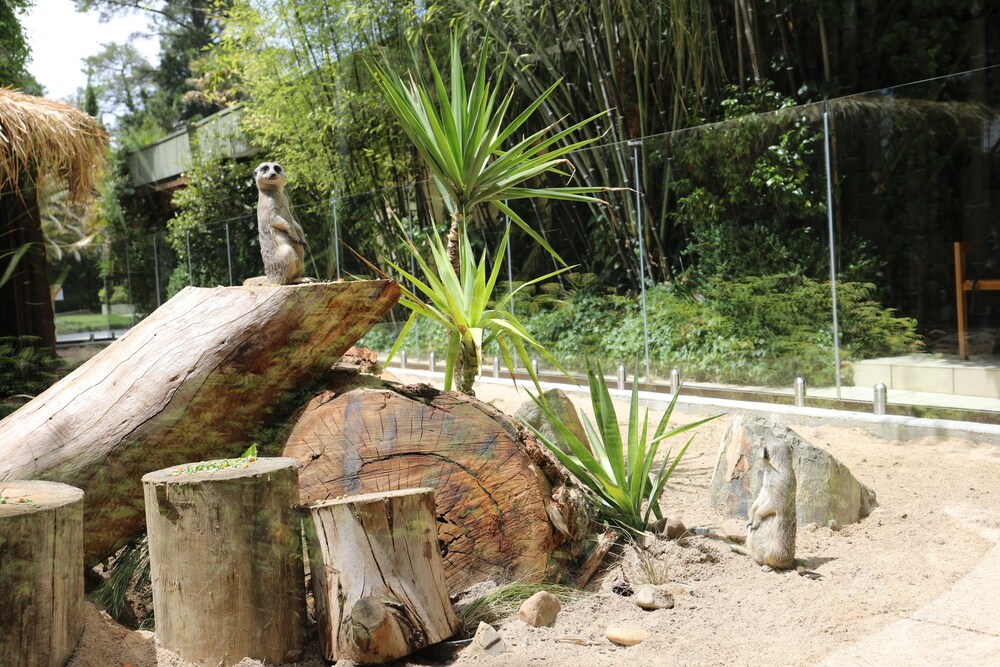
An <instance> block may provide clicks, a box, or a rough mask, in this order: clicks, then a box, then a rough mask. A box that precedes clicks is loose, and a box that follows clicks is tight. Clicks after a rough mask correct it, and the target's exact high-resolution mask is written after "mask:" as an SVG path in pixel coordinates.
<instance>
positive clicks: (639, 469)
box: [524, 363, 718, 532]
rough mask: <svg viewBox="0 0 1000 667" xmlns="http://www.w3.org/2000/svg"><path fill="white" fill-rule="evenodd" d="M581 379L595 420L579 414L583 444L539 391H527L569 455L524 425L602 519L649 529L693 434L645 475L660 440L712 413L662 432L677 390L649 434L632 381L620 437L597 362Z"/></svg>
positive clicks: (635, 387)
mask: <svg viewBox="0 0 1000 667" xmlns="http://www.w3.org/2000/svg"><path fill="white" fill-rule="evenodd" d="M587 377H588V380H589V383H590V403H591V405H592V406H593V409H594V422H595V423H591V421H590V419H589V418H588V417H587V415H586V414H584V413H582V412H581V413H580V416H581V417H582V421H583V427H584V429H585V430H586V433H587V444H586V445H585V444H584V443H582V442H580V440H579V438H577V437H576V436H575V435H574V434H573V432H572V431H571V430H570V429H569V428H568V427H567V426H566V424H564V423H563V422H562V420H561V419H559V417H558V416H557V415H556V414H555V413H554V412H553V411H552V410H551V409H550V408H549V406H548V405H547V404H546V403H545V401H544V400H543V399H542V398H541V394H539V396H534V395H532V396H531V398H532V400H533V401H534V402H535V404H536V405H538V408H539V409H540V410H541V411H542V413H543V414H544V415H545V416H546V418H547V419H548V420H549V423H550V424H551V425H552V426H553V428H555V430H556V432H557V433H558V434H559V435H560V436H561V437H562V438H563V441H564V442H565V443H566V444H567V446H568V447H569V448H570V450H571V452H572V453H570V454H567V453H565V452H563V451H562V449H561V448H560V447H559V445H558V444H556V443H554V442H552V441H551V440H550V439H549V438H548V437H546V436H545V434H543V433H542V432H541V431H539V430H538V429H536V428H535V427H533V426H532V425H530V424H528V423H527V422H524V425H525V426H526V427H527V428H528V429H530V430H531V432H532V433H534V434H535V436H536V437H537V438H538V439H539V441H540V442H542V444H544V445H545V446H546V447H548V448H549V450H550V451H551V452H552V453H553V454H554V455H555V456H556V458H558V459H559V461H560V462H562V464H563V465H565V466H566V467H567V468H568V469H569V471H570V472H572V473H573V475H574V476H575V477H576V478H577V479H578V480H580V482H581V483H582V484H583V485H584V486H585V487H586V488H587V489H589V490H590V492H591V493H592V494H593V495H594V497H595V499H596V500H597V504H598V511H599V514H600V516H601V518H602V519H603V520H605V521H607V522H609V523H612V524H615V525H617V526H620V527H622V528H625V529H626V530H631V531H635V532H643V531H645V530H646V529H647V528H648V527H649V520H650V516H651V515H653V516H655V517H656V518H657V519H660V518H662V514H661V513H660V506H659V503H660V495H661V494H662V493H663V489H664V488H665V487H666V484H667V482H668V481H670V476H671V475H672V474H673V472H674V470H675V469H676V468H677V464H678V463H680V460H681V458H682V457H683V456H684V453H685V452H687V449H688V446H690V444H691V441H692V440H694V436H693V435H692V436H691V438H689V439H688V441H687V443H685V445H684V446H683V447H682V448H681V449H680V451H679V452H677V456H676V457H674V458H673V459H671V456H670V454H671V453H670V452H667V455H666V456H664V457H663V461H662V462H661V463H660V467H659V469H658V470H656V474H654V475H653V476H652V477H651V476H650V473H651V472H653V470H654V468H653V464H654V462H655V460H656V455H657V453H658V452H659V448H660V444H661V443H662V442H663V441H664V440H666V439H667V438H670V437H673V436H675V435H680V434H681V433H685V432H687V431H690V430H691V429H693V428H696V427H698V426H700V425H701V424H704V423H705V422H708V421H711V420H713V419H715V418H716V417H717V416H718V415H716V417H708V418H706V419H702V420H699V421H696V422H694V423H691V424H687V425H685V426H678V427H677V428H674V429H671V430H670V431H667V423H668V422H669V421H670V416H671V415H672V414H673V411H674V406H675V405H676V404H677V398H678V396H679V395H680V392H679V391H678V392H677V393H675V394H674V396H673V399H671V401H670V405H669V406H668V407H667V410H666V412H664V414H663V417H662V418H661V419H660V423H659V425H657V427H656V430H655V431H654V432H653V434H652V437H650V434H649V410H648V409H647V410H646V411H645V413H644V414H643V418H642V421H641V422H640V421H639V383H638V382H634V383H632V398H631V401H630V403H629V415H628V433H627V435H626V437H625V438H624V439H623V438H622V434H621V431H619V427H618V415H617V414H616V412H615V406H614V403H613V401H612V399H611V392H610V391H609V390H608V385H607V383H606V382H605V380H604V373H603V372H602V371H601V367H600V365H599V364H598V365H597V368H596V369H595V368H593V367H592V366H590V364H589V363H588V365H587ZM588 445H589V446H588Z"/></svg>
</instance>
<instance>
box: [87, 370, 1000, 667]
mask: <svg viewBox="0 0 1000 667" xmlns="http://www.w3.org/2000/svg"><path fill="white" fill-rule="evenodd" d="M477 393H478V395H479V397H480V398H481V399H483V400H485V401H487V402H493V403H495V404H496V405H497V407H500V408H501V409H503V410H504V411H505V412H508V413H510V414H512V413H513V412H514V411H515V410H516V408H517V406H518V405H519V404H520V403H521V401H522V400H524V399H525V398H526V396H525V395H524V394H521V395H516V394H514V392H513V391H511V390H509V389H499V388H496V387H492V386H489V385H481V386H479V387H477ZM573 400H574V402H575V403H577V404H578V405H579V406H580V407H584V408H585V409H586V405H585V403H586V397H574V398H573ZM618 411H619V415H626V414H627V412H626V410H625V408H624V407H623V406H622V405H619V406H618ZM701 414H702V413H698V412H685V413H684V414H679V415H675V416H676V417H677V419H676V420H675V421H676V422H677V423H685V422H688V421H693V420H694V419H697V418H698V417H699V416H700V415H701ZM650 416H651V419H653V418H657V419H658V417H659V414H658V413H656V412H651V413H650ZM728 423H729V418H728V417H723V418H721V419H719V420H716V421H715V422H712V423H710V424H707V425H705V426H703V427H701V429H700V430H699V431H698V434H697V437H696V438H695V440H694V443H693V444H692V446H691V449H690V450H689V452H688V455H687V457H686V458H685V461H684V463H683V464H682V466H681V467H679V468H678V472H677V473H676V474H675V477H674V478H673V479H672V481H671V484H670V485H669V486H668V488H667V491H666V492H665V494H664V498H663V501H662V506H663V509H664V512H665V514H666V515H668V516H671V517H679V518H680V519H682V520H683V522H684V523H685V525H686V526H688V527H689V528H692V527H703V528H704V527H712V528H715V529H717V530H718V531H720V532H722V533H737V534H738V533H741V532H742V530H743V525H744V524H743V522H742V521H740V520H739V519H735V518H728V517H724V516H722V515H720V514H719V513H717V512H716V511H714V510H712V509H711V508H709V507H707V505H706V498H707V488H708V484H709V481H710V479H711V474H712V469H713V467H714V463H715V459H716V455H717V450H718V446H719V442H720V440H721V437H722V434H723V432H724V431H725V429H726V427H727V425H728ZM792 427H793V429H794V430H795V431H797V432H798V433H799V434H800V435H801V436H803V437H804V438H805V439H806V440H808V441H809V442H811V443H813V444H814V445H817V446H819V447H823V448H825V449H827V450H829V451H830V452H831V453H832V454H834V455H835V456H836V457H837V458H839V459H840V460H841V461H843V462H844V463H845V464H846V465H847V466H848V467H849V468H850V469H851V471H852V472H853V473H854V474H855V476H856V477H858V478H859V479H860V480H861V481H862V482H864V483H866V484H868V485H869V486H871V487H872V488H873V489H874V490H875V491H876V493H877V496H878V503H879V505H878V507H877V508H876V509H875V510H874V512H873V513H872V514H871V516H869V517H868V518H866V519H864V520H863V521H861V522H860V523H857V524H853V525H848V526H845V527H843V528H842V529H841V530H839V531H836V532H835V531H833V530H830V529H829V528H825V527H822V528H817V527H808V528H804V529H800V530H799V532H798V537H797V549H796V552H797V556H798V558H800V559H802V560H804V561H805V563H806V564H807V565H808V567H809V569H811V570H813V571H816V572H818V573H820V574H822V578H821V579H819V580H813V579H809V578H806V577H800V576H798V575H797V574H795V573H794V572H793V573H765V572H762V571H761V570H760V568H759V567H758V566H756V565H754V564H753V563H752V562H751V561H750V560H749V559H747V558H746V557H745V556H740V555H738V554H736V553H733V552H731V551H730V549H729V548H728V546H727V545H726V544H724V543H723V542H721V541H720V540H718V539H713V538H711V537H704V536H703V537H697V536H696V537H690V538H687V539H686V540H685V541H684V542H683V546H682V545H678V544H676V543H671V544H670V545H669V546H668V547H667V548H666V551H665V553H664V554H663V555H662V556H661V558H660V560H659V561H657V562H658V569H659V570H660V572H659V574H660V576H662V577H664V578H665V579H667V580H669V581H671V582H672V590H673V591H674V593H675V600H676V604H675V606H674V608H673V609H661V610H658V611H653V612H645V611H642V610H640V609H639V608H637V607H636V606H635V605H634V604H633V603H632V602H630V601H629V599H628V598H625V597H621V596H619V595H616V594H614V593H612V592H610V590H608V589H609V588H610V584H611V583H612V582H613V581H617V580H620V579H621V578H622V577H623V576H628V575H629V574H630V572H631V576H632V579H633V580H634V579H636V578H637V575H636V573H635V572H634V570H630V571H626V570H627V568H626V567H625V564H624V563H623V562H619V561H616V560H615V559H609V561H610V562H611V568H610V569H609V571H608V572H607V573H606V574H605V578H604V584H603V590H604V591H606V592H597V593H596V594H595V595H593V596H590V597H587V598H586V599H583V600H581V601H578V602H575V603H572V604H570V605H568V606H567V607H566V608H564V609H563V610H562V611H561V612H560V614H559V616H558V618H557V620H556V623H555V626H554V627H552V628H531V627H528V626H527V625H525V624H524V623H523V622H521V621H519V620H517V619H516V617H515V618H510V619H507V620H505V621H504V622H502V623H501V624H500V625H499V628H498V629H499V632H500V636H501V637H502V638H503V640H504V642H505V643H506V645H507V651H506V652H505V653H503V654H502V655H500V656H496V657H492V658H488V657H485V656H470V655H460V656H459V658H458V661H457V662H456V663H454V664H456V665H472V664H477V665H478V664H485V665H571V666H572V667H587V666H591V665H593V666H595V667H596V666H602V667H603V666H606V665H625V664H627V665H629V667H638V666H641V665H657V666H659V665H733V664H740V665H775V664H781V665H809V664H813V663H815V662H817V661H820V660H822V659H823V658H824V657H826V656H827V655H829V654H830V653H832V652H834V651H836V650H837V649H840V648H843V647H845V646H847V645H849V644H852V643H854V642H856V641H857V640H859V639H861V638H863V637H865V636H866V635H868V634H871V633H874V632H876V631H878V630H880V629H881V628H883V627H884V626H886V625H887V624H889V623H891V622H893V621H895V620H897V619H899V618H902V617H904V616H905V615H906V614H908V613H910V612H912V611H914V610H915V609H917V608H919V607H920V606H922V605H924V604H926V603H927V602H928V601H930V600H932V599H934V598H935V597H937V596H939V595H941V594H942V593H944V592H945V591H946V590H947V589H948V588H949V587H950V586H951V585H952V584H953V583H955V582H956V581H957V580H958V579H960V578H961V577H962V576H963V575H964V574H965V573H967V572H968V571H969V570H971V569H972V568H973V567H974V565H975V564H976V562H977V561H978V560H979V559H980V557H982V555H983V554H984V553H986V551H988V550H989V549H990V548H991V547H992V546H993V543H992V542H990V541H989V540H988V539H986V538H985V537H984V536H983V534H982V532H981V531H980V530H979V528H983V527H986V528H992V529H997V528H1000V443H997V442H992V443H991V442H985V443H983V442H979V443H977V442H974V441H973V440H970V439H967V438H962V437H951V438H939V437H936V438H931V437H926V438H920V439H912V440H907V441H899V440H886V439H882V438H880V437H877V436H875V435H872V434H870V433H868V432H866V431H864V430H862V429H860V428H848V427H844V426H843V425H838V426H830V425H820V426H816V425H810V426H795V425H792ZM635 583H639V582H635ZM598 585H600V582H598ZM608 625H633V626H637V627H640V628H643V629H645V630H647V631H648V632H649V634H650V638H649V639H648V640H646V641H645V642H643V643H641V644H639V645H637V646H632V647H628V648H625V647H617V646H614V645H612V644H610V643H609V642H608V641H607V640H606V639H605V638H604V631H605V628H606V627H607V626H608ZM125 664H129V665H131V667H145V666H150V667H152V666H154V665H155V666H159V667H186V665H187V663H185V662H183V661H181V660H179V659H178V658H177V657H176V656H174V655H172V654H170V653H169V652H167V651H165V650H163V649H162V648H159V649H157V647H156V646H155V642H154V640H153V637H152V635H151V634H150V633H140V632H129V631H127V630H125V629H124V628H121V627H120V626H117V625H115V624H113V623H111V622H110V621H108V620H107V619H105V618H103V617H102V616H101V615H100V613H99V612H97V611H96V610H94V609H92V608H89V609H88V617H87V625H86V630H85V634H84V637H83V640H82V641H81V644H80V646H79V648H78V650H77V653H76V655H75V656H74V658H73V660H72V661H71V662H70V663H69V667H92V666H93V667H98V666H100V667H107V666H109V665H116V666H119V667H120V666H122V665H125ZM260 664H261V663H259V662H256V661H252V660H244V661H243V662H241V663H239V665H240V667H251V666H256V665H260ZM298 664H299V665H300V666H301V667H318V666H320V665H324V664H326V663H325V662H324V661H322V660H320V659H318V658H315V657H314V658H312V659H310V660H307V661H306V662H303V663H298ZM400 664H407V665H417V664H428V663H427V662H426V661H425V662H420V661H410V662H407V663H400Z"/></svg>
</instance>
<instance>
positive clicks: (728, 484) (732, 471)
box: [709, 414, 877, 526]
mask: <svg viewBox="0 0 1000 667" xmlns="http://www.w3.org/2000/svg"><path fill="white" fill-rule="evenodd" d="M774 439H777V440H784V441H785V442H787V443H789V445H791V448H792V468H793V469H794V470H795V479H796V486H795V518H796V525H798V526H805V525H806V524H809V523H815V524H818V525H820V526H828V525H841V526H842V525H847V524H849V523H855V522H857V521H859V520H860V519H862V518H864V517H866V516H868V514H869V513H870V512H871V510H872V508H873V507H875V506H876V504H877V503H876V500H875V492H874V491H873V490H872V489H871V488H870V487H868V486H866V485H864V484H862V483H861V482H859V481H858V480H857V479H856V478H855V477H854V475H852V474H851V471H850V470H848V469H847V466H845V465H844V464H843V463H841V462H840V461H838V460H837V459H836V458H835V457H834V456H833V455H832V454H830V453H829V452H827V451H825V450H823V449H820V448H819V447H816V446H814V445H812V444H810V443H808V442H806V441H805V440H804V439H803V438H802V437H801V436H799V435H798V434H797V433H795V432H794V431H792V430H791V429H789V428H787V427H784V426H780V425H778V424H776V423H774V422H773V421H771V420H769V419H765V418H763V417H757V416H753V415H748V414H737V415H735V416H734V417H733V420H732V423H731V424H730V425H729V428H728V429H727V430H726V433H725V435H723V437H722V443H721V444H720V446H719V455H718V460H717V461H716V464H715V472H714V473H713V474H712V482H711V484H710V485H709V505H711V506H712V507H714V508H715V509H717V510H719V511H721V512H724V513H726V514H730V515H732V516H739V517H743V518H747V515H748V514H747V512H748V509H749V507H750V503H752V502H753V499H754V498H755V497H756V496H757V493H758V492H759V491H760V484H761V476H762V474H763V471H762V469H761V463H760V461H761V457H760V456H759V452H760V448H761V447H762V446H763V445H764V444H765V443H767V442H768V441H770V440H774Z"/></svg>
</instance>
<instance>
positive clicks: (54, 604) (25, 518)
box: [0, 481, 83, 667]
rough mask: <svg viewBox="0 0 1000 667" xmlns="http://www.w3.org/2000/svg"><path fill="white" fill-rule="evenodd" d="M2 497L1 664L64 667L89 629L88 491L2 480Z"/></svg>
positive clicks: (0, 539)
mask: <svg viewBox="0 0 1000 667" xmlns="http://www.w3.org/2000/svg"><path fill="white" fill-rule="evenodd" d="M0 498H3V501H0V599H2V602H0V665H23V666H24V667H62V665H64V664H65V663H66V661H67V660H68V659H69V657H70V656H71V655H72V653H73V650H74V649H75V648H76V643H77V641H79V639H80V635H81V633H82V632H83V492H82V491H81V490H80V489H77V488H74V487H72V486H67V485H65V484H57V483H55V482H38V481H28V482H24V481H15V482H0ZM22 499H23V501H22Z"/></svg>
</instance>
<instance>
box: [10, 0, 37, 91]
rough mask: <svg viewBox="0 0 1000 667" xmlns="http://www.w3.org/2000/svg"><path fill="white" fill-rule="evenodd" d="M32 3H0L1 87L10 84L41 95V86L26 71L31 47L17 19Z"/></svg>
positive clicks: (26, 0) (18, 0) (31, 0)
mask: <svg viewBox="0 0 1000 667" xmlns="http://www.w3.org/2000/svg"><path fill="white" fill-rule="evenodd" d="M34 4H35V3H34V0H6V1H5V2H0V86H12V87H14V88H20V89H22V90H23V91H24V92H26V93H28V94H30V95H41V94H42V87H41V86H40V85H39V83H38V81H36V80H35V77H34V76H32V75H31V73H30V72H28V62H29V61H30V60H31V47H29V46H28V41H27V40H26V39H25V38H24V29H23V28H22V27H21V21H20V17H21V16H23V15H24V13H25V12H26V11H27V10H28V8H29V7H31V6H32V5H34Z"/></svg>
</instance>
